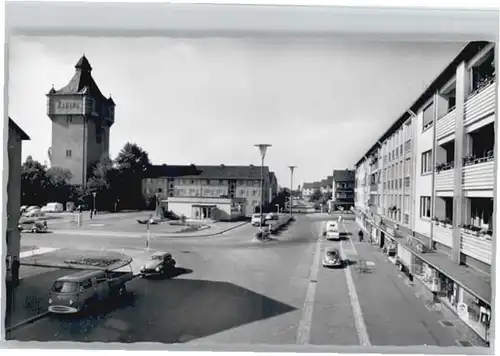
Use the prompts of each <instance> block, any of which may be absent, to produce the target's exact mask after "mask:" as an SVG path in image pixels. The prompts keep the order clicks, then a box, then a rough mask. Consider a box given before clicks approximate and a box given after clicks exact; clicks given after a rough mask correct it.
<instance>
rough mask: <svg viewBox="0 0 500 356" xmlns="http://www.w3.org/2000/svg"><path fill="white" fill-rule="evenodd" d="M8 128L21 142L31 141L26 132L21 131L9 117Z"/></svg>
mask: <svg viewBox="0 0 500 356" xmlns="http://www.w3.org/2000/svg"><path fill="white" fill-rule="evenodd" d="M9 128H10V129H12V130H14V132H16V133H17V134H18V135H19V136H20V137H21V140H25V141H27V140H31V139H30V137H29V136H28V134H27V133H26V132H24V131H23V129H21V128H20V127H19V126H18V125H17V124H16V123H15V122H14V120H12V119H11V118H10V117H9Z"/></svg>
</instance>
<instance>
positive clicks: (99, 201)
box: [85, 156, 116, 210]
mask: <svg viewBox="0 0 500 356" xmlns="http://www.w3.org/2000/svg"><path fill="white" fill-rule="evenodd" d="M115 183H116V169H115V167H114V166H113V161H112V160H111V159H110V158H109V157H106V156H105V157H103V158H101V160H100V161H99V162H98V163H97V164H95V165H94V167H93V169H92V175H91V177H90V178H89V180H88V181H87V190H86V192H85V193H86V195H87V196H88V198H87V200H90V195H92V193H96V207H95V208H96V209H99V210H113V208H114V202H115V201H116V187H115V185H116V184H115ZM92 201H93V200H92Z"/></svg>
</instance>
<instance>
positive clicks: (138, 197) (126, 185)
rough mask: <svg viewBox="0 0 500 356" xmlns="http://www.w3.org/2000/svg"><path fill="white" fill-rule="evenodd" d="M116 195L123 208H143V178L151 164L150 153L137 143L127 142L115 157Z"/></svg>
mask: <svg viewBox="0 0 500 356" xmlns="http://www.w3.org/2000/svg"><path fill="white" fill-rule="evenodd" d="M115 163H116V195H117V197H118V199H120V205H121V207H122V208H130V209H137V208H142V207H143V205H144V201H143V198H142V179H143V178H144V173H145V172H146V170H147V169H148V168H149V167H150V166H151V162H150V160H149V155H148V153H147V152H146V151H144V150H143V149H142V148H141V147H139V146H138V145H137V144H135V143H130V142H127V143H126V144H125V146H124V147H123V148H122V150H121V151H120V152H119V153H118V156H117V157H116V159H115Z"/></svg>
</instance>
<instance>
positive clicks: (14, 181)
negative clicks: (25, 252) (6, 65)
mask: <svg viewBox="0 0 500 356" xmlns="http://www.w3.org/2000/svg"><path fill="white" fill-rule="evenodd" d="M29 139H30V138H29V136H28V135H27V134H26V133H25V132H24V131H23V130H22V129H21V128H20V127H19V126H17V124H16V123H15V122H14V121H13V120H12V119H11V118H9V134H8V150H7V155H8V162H9V176H8V182H7V231H6V240H7V253H6V256H7V267H8V268H7V270H8V271H7V272H8V273H7V280H10V279H11V278H12V276H16V275H18V269H17V270H16V271H13V270H12V269H11V266H12V262H13V261H14V260H18V261H19V254H20V250H21V232H20V231H19V229H18V228H17V225H18V224H19V219H20V217H21V164H22V163H21V162H22V142H23V141H25V140H29ZM14 282H16V281H14Z"/></svg>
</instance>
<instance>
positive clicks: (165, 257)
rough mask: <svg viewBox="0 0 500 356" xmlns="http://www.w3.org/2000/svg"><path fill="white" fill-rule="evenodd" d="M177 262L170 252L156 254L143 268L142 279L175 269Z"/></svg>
mask: <svg viewBox="0 0 500 356" xmlns="http://www.w3.org/2000/svg"><path fill="white" fill-rule="evenodd" d="M175 264H176V262H175V260H174V258H173V257H172V254H170V253H168V252H155V253H154V254H153V255H151V256H150V257H149V259H148V262H147V263H146V264H145V265H144V266H142V267H141V271H140V274H141V277H148V276H151V275H161V274H164V273H167V272H168V271H171V270H172V269H173V268H175Z"/></svg>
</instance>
